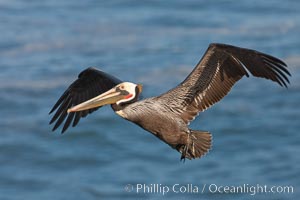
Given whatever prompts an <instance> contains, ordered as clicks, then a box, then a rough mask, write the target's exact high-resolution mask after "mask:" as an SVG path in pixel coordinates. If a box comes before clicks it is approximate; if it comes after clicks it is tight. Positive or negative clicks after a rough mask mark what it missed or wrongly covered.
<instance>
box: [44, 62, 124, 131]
mask: <svg viewBox="0 0 300 200" xmlns="http://www.w3.org/2000/svg"><path fill="white" fill-rule="evenodd" d="M121 82H122V81H120V80H119V79H117V78H115V77H113V76H111V75H109V74H106V73H104V72H102V71H99V70H97V69H95V68H92V67H90V68H87V69H86V70H84V71H82V72H81V73H80V74H79V75H78V79H77V80H76V81H74V82H73V83H72V84H71V85H70V86H69V88H68V89H67V90H66V91H65V92H64V93H63V94H62V96H61V97H60V98H59V99H58V101H57V102H56V103H55V105H54V106H53V108H52V109H51V111H50V113H49V114H51V113H52V112H54V111H55V110H56V112H55V114H54V115H53V117H52V119H51V121H50V124H52V123H53V122H55V125H54V127H53V129H52V130H53V131H54V130H55V129H57V128H58V127H59V126H60V125H61V124H62V123H63V122H64V121H65V124H64V126H63V128H62V133H63V132H65V131H66V130H67V128H68V127H69V126H70V124H71V123H72V122H73V123H72V126H73V127H74V126H76V125H77V124H78V122H79V120H80V118H82V117H86V116H87V115H88V114H90V113H92V112H93V111H95V110H97V109H98V108H99V107H98V108H93V109H89V110H84V111H79V112H75V113H74V112H73V113H69V114H68V113H67V110H68V109H69V108H71V107H73V106H75V105H78V104H80V103H82V102H84V101H87V100H89V99H91V98H94V97H96V96H98V95H100V94H102V93H104V92H106V91H108V90H109V89H111V88H113V87H114V86H116V85H117V84H119V83H121Z"/></svg>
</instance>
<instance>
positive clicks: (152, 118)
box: [50, 43, 290, 160]
mask: <svg viewBox="0 0 300 200" xmlns="http://www.w3.org/2000/svg"><path fill="white" fill-rule="evenodd" d="M249 74H252V75H253V76H255V77H261V78H266V79H270V80H272V81H274V82H277V83H278V84H279V85H281V86H285V87H287V83H289V79H288V77H287V76H290V73H289V71H288V70H287V65H286V64H285V63H284V62H283V61H281V60H279V59H278V58H275V57H273V56H270V55H267V54H264V53H261V52H258V51H255V50H251V49H246V48H240V47H236V46H231V45H226V44H216V43H213V44H210V45H209V47H208V49H207V51H206V53H205V54H204V56H203V57H202V59H201V60H200V61H199V63H198V64H197V65H196V67H195V68H194V70H193V71H192V72H191V73H190V74H189V75H188V77H187V78H186V79H185V80H184V81H183V82H181V83H180V84H179V85H178V86H177V87H175V88H173V89H171V90H169V91H168V92H166V93H164V94H162V95H160V96H157V97H151V98H146V99H143V100H139V95H140V94H141V92H142V85H141V84H135V83H131V82H122V81H121V80H119V79H118V78H116V77H114V76H111V75H109V74H106V73H105V72H102V71H100V70H97V69H95V68H87V69H86V70H84V71H82V72H81V73H80V74H79V76H78V79H77V80H75V81H74V82H73V83H72V84H71V85H70V86H69V88H68V89H67V90H66V91H65V92H64V93H63V95H62V96H61V97H60V98H59V100H58V101H57V102H56V104H55V105H54V106H53V108H52V110H51V111H50V113H52V112H54V111H56V112H55V114H54V116H53V117H52V119H51V121H50V124H52V123H53V122H56V123H55V125H54V127H53V131H54V130H56V129H57V128H58V127H59V126H60V125H61V124H62V123H63V122H64V125H63V128H62V133H63V132H65V131H66V130H67V128H68V127H69V126H70V125H71V124H72V126H73V127H74V126H76V125H77V124H78V122H79V120H80V119H81V118H82V117H85V116H87V115H88V114H89V113H92V112H93V111H95V110H97V109H98V108H100V107H101V106H104V105H111V107H112V109H113V110H114V111H115V113H116V114H118V115H119V116H121V117H123V118H124V119H126V120H129V121H131V122H133V123H135V124H137V125H139V126H140V127H142V128H143V129H145V130H147V131H149V132H151V133H152V134H153V135H155V136H156V137H158V138H159V139H161V140H162V141H164V142H165V143H167V144H168V145H170V146H171V147H172V148H174V149H176V150H177V151H178V152H180V153H181V159H183V160H185V158H187V159H195V158H200V157H201V156H203V155H204V154H206V153H207V152H208V151H209V149H210V148H211V143H212V139H211V138H212V137H211V134H210V133H209V132H208V131H200V130H191V129H189V127H188V125H189V123H190V122H191V121H192V120H193V119H194V118H195V117H196V116H197V115H198V114H199V113H200V112H203V111H204V110H206V109H207V108H209V107H210V106H212V105H213V104H215V103H217V102H218V101H220V100H221V99H222V98H223V97H224V96H226V95H227V93H228V92H229V91H230V90H231V88H232V86H233V85H234V84H235V83H236V82H237V81H238V80H240V79H241V78H242V77H243V76H247V77H249Z"/></svg>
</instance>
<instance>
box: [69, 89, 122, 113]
mask: <svg viewBox="0 0 300 200" xmlns="http://www.w3.org/2000/svg"><path fill="white" fill-rule="evenodd" d="M121 99H123V96H122V95H121V93H120V92H117V91H116V88H112V89H110V90H108V91H107V92H105V93H103V94H100V95H99V96H96V97H94V98H92V99H90V100H88V101H85V102H83V103H81V104H78V105H76V106H74V107H72V108H70V109H68V111H67V112H68V113H70V112H77V111H81V110H87V109H91V108H95V107H100V106H103V105H107V104H114V103H116V102H117V101H119V100H121Z"/></svg>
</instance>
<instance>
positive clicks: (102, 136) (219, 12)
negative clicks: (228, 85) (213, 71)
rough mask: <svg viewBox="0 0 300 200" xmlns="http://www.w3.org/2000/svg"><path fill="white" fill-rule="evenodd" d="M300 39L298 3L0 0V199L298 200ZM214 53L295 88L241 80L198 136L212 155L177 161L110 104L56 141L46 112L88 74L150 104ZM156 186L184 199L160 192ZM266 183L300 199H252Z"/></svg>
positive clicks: (204, 117)
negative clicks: (136, 87)
mask: <svg viewBox="0 0 300 200" xmlns="http://www.w3.org/2000/svg"><path fill="white" fill-rule="evenodd" d="M299 35H300V1H296V0H286V1H282V0H271V1H261V0H253V1H234V0H221V1H198V0H193V1H181V0H174V1H159V0H156V1H139V0H114V1H97V0H87V1H79V0H72V1H70V0H69V1H61V0H51V1H50V0H48V1H39V0H30V1H22V0H1V1H0V69H1V73H0V110H1V120H0V127H1V129H0V130H1V139H0V199H1V200H19V199H20V200H21V199H22V200H23V199H30V200H41V199H43V200H48V199H49V200H53V199H87V200H88V199H121V198H127V199H160V198H166V199H298V198H299V196H300V193H299V189H300V181H299V180H300V156H299V155H300V148H299V144H300V134H299V130H300V123H299V122H300V120H299V119H300V103H299V102H300V58H299V56H300V39H299ZM211 42H222V43H229V44H234V45H237V46H243V47H247V48H253V49H256V50H259V51H262V52H266V53H268V54H271V55H274V56H276V57H278V58H280V59H282V60H284V61H285V62H286V63H287V64H288V66H289V70H290V72H291V74H292V77H291V78H290V81H291V84H290V86H289V88H288V89H285V88H281V87H279V86H278V85H276V84H274V83H272V82H270V81H267V80H262V79H255V78H253V77H251V78H249V79H246V78H245V79H243V80H241V81H240V82H238V83H237V84H236V85H235V87H234V88H233V90H232V91H231V93H230V94H229V95H228V96H226V97H225V98H224V99H223V100H222V101H221V102H220V103H218V104H216V105H215V106H214V107H212V108H211V109H209V110H207V111H205V112H204V113H201V114H200V115H199V117H198V118H197V119H196V120H195V121H194V122H193V123H192V124H191V127H192V128H193V129H195V130H197V129H198V130H208V131H210V132H211V133H212V134H213V148H212V150H211V151H210V152H209V154H207V155H206V156H205V157H203V158H201V159H197V160H193V161H186V162H185V163H182V162H180V161H179V159H180V154H179V153H178V152H176V151H174V150H172V149H171V148H170V147H169V146H168V145H166V144H164V143H163V142H161V141H160V140H158V139H157V138H155V137H154V136H152V135H151V134H149V133H148V132H146V131H144V130H142V129H141V128H140V127H138V126H136V125H134V124H132V123H129V122H128V121H125V120H123V119H122V118H120V117H118V116H117V115H115V113H113V112H112V110H111V108H110V107H105V108H101V109H100V110H99V111H98V112H95V113H93V114H92V115H90V116H88V117H87V118H86V119H83V120H81V122H80V123H79V125H78V126H77V127H76V128H70V129H69V130H68V132H67V133H66V134H64V135H61V134H60V133H59V131H56V132H54V133H53V132H51V129H52V127H51V126H49V125H48V123H49V120H50V116H49V115H48V112H49V111H50V109H51V107H52V106H53V104H54V103H55V102H56V100H57V99H58V98H59V96H60V95H61V94H62V92H63V91H64V90H65V89H66V88H67V86H68V85H69V84H70V83H71V82H72V81H73V80H75V79H76V77H77V75H78V74H79V73H80V71H82V70H84V69H85V68H87V67H89V66H97V67H98V68H99V69H101V70H103V71H106V72H108V73H110V74H113V75H115V76H117V77H119V78H120V79H122V80H124V81H132V82H136V83H142V84H143V85H144V91H143V96H144V97H150V96H155V95H159V94H161V93H162V92H165V91H167V90H169V89H170V88H172V87H174V86H176V85H177V84H178V83H180V82H181V81H182V80H183V79H184V78H185V77H186V76H187V75H188V74H189V72H191V71H192V69H193V67H194V66H195V64H196V63H197V62H198V61H199V59H200V58H201V57H202V55H203V54H204V52H205V50H206V48H207V46H208V45H209V43H211ZM128 184H130V185H128ZM139 184H145V186H147V187H148V188H147V187H144V185H142V186H143V188H144V189H145V190H143V189H141V190H137V187H138V186H140V185H139ZM151 184H152V185H151ZM155 184H157V185H156V186H157V188H159V189H162V188H163V187H165V188H166V187H168V188H170V190H172V187H173V186H174V185H175V184H179V186H178V187H179V188H180V187H181V186H183V189H182V190H183V191H179V192H178V190H177V189H178V188H177V189H176V191H169V192H168V193H165V194H163V193H162V192H161V191H160V192H159V191H156V192H155V191H154V188H155ZM258 184H259V185H262V186H264V185H266V186H267V187H268V188H270V187H272V186H278V187H279V188H280V187H282V188H283V187H284V186H292V187H293V192H291V191H290V192H275V193H272V192H257V193H255V194H254V193H253V192H251V191H249V190H250V189H249V188H250V187H251V186H253V187H256V186H257V185H258ZM215 185H216V186H244V187H246V188H248V189H249V190H248V192H243V193H242V192H239V193H234V192H232V191H231V192H228V193H225V192H224V190H223V191H222V190H220V191H215V192H214V191H212V190H214V188H213V187H214V186H215ZM176 187H177V186H176ZM188 187H192V189H193V190H192V191H187V190H188V189H187V188H188ZM209 187H210V190H209ZM278 187H277V188H278ZM128 188H129V189H128ZM184 188H186V191H184ZM197 188H198V189H199V191H198V192H197V191H195V190H196V189H197ZM127 190H132V191H129V192H128V191H127ZM202 190H203V192H202Z"/></svg>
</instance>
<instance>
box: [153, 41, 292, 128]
mask: <svg viewBox="0 0 300 200" xmlns="http://www.w3.org/2000/svg"><path fill="white" fill-rule="evenodd" d="M248 72H250V74H252V75H253V76H256V77H261V78H266V79H270V80H272V81H275V82H277V83H278V84H279V85H281V86H285V87H287V83H289V79H288V77H287V76H288V75H289V76H290V73H289V71H288V70H287V65H286V64H285V63H284V62H283V61H281V60H279V59H278V58H275V57H273V56H270V55H267V54H264V53H261V52H258V51H254V50H250V49H245V48H239V47H235V46H231V45H225V44H211V45H210V46H209V47H208V49H207V51H206V53H205V54H204V56H203V58H202V59H201V60H200V62H199V63H198V64H197V66H196V67H195V69H194V70H193V71H192V72H191V73H190V75H189V76H188V77H187V78H186V79H185V80H184V81H183V82H182V83H181V84H179V85H178V86H177V87H176V88H174V89H172V90H170V91H168V92H167V93H165V94H163V95H161V96H159V97H157V100H159V101H164V103H165V104H166V105H168V107H169V109H171V111H172V112H175V113H177V114H178V115H179V116H180V117H181V118H182V119H183V120H184V121H185V122H186V123H189V122H190V121H191V120H193V119H194V117H195V116H196V115H197V114H198V113H199V112H201V111H204V110H205V109H207V108H209V107H210V106H212V105H213V104H215V103H216V102H218V101H220V100H221V99H222V98H223V97H224V96H226V94H227V93H228V92H229V91H230V89H231V88H232V86H233V85H234V84H235V83H236V82H237V81H238V80H240V79H241V78H242V77H243V76H244V75H246V76H247V77H249V73H248Z"/></svg>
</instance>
